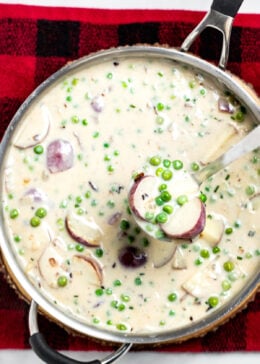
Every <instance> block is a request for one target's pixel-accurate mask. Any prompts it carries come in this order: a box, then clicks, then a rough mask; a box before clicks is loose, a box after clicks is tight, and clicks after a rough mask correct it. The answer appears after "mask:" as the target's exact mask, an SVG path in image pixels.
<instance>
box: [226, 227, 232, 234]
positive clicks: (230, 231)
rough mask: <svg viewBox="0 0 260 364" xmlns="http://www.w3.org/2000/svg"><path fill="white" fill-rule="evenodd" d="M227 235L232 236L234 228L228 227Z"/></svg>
mask: <svg viewBox="0 0 260 364" xmlns="http://www.w3.org/2000/svg"><path fill="white" fill-rule="evenodd" d="M225 233H226V234H227V235H230V234H232V233H233V228H232V227H231V226H230V227H227V228H226V229H225Z"/></svg>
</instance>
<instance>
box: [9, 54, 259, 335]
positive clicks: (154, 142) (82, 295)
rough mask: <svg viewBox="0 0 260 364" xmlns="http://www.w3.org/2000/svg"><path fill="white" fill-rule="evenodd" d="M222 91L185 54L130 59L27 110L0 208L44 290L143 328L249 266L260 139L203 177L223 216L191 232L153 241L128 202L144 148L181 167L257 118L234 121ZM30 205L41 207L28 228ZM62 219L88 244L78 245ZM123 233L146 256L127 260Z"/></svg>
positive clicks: (178, 322)
mask: <svg viewBox="0 0 260 364" xmlns="http://www.w3.org/2000/svg"><path fill="white" fill-rule="evenodd" d="M219 98H225V100H227V99H228V97H227V96H225V95H224V92H223V91H222V90H219V89H218V88H217V87H216V86H215V85H214V84H213V83H212V82H211V81H210V80H208V79H204V77H203V75H198V74H196V72H194V71H193V70H190V69H188V68H187V67H183V66H181V65H179V64H177V63H174V62H170V61H162V60H160V61H159V60H149V59H148V60H141V59H134V58H133V59H128V60H119V61H118V63H113V62H112V61H111V62H105V63H103V64H101V65H96V66H91V67H90V68H88V69H82V70H79V71H77V72H74V74H72V75H69V76H68V77H67V78H64V79H63V80H62V81H61V82H59V83H58V84H56V85H54V86H52V87H51V89H49V90H48V92H45V93H44V94H43V95H42V96H41V97H40V99H39V101H38V103H37V104H34V105H33V106H32V107H31V108H30V109H29V110H28V112H27V113H26V115H24V117H23V120H22V121H21V123H20V126H19V128H17V130H16V131H15V133H14V136H13V139H12V141H11V145H10V147H9V150H8V153H7V155H6V159H5V175H4V184H3V185H4V187H3V191H2V195H3V208H4V214H5V225H6V228H7V230H8V234H9V236H10V243H11V244H12V246H13V249H14V252H15V254H16V255H17V260H18V262H19V264H20V265H21V266H22V267H23V269H24V271H25V272H26V274H28V277H29V279H30V280H31V281H32V282H33V283H34V284H35V286H36V287H37V288H38V289H39V290H40V291H41V292H42V294H44V295H45V296H46V297H48V299H49V300H50V302H53V303H54V304H55V305H57V306H58V307H59V308H60V309H62V310H65V311H66V312H67V313H68V314H69V315H72V316H73V317H75V318H77V319H78V320H80V321H83V322H85V323H86V324H89V325H94V326H98V327H100V328H103V329H107V330H115V331H125V332H131V333H148V334H152V333H156V332H160V331H164V330H172V329H175V328H178V327H183V326H185V325H188V324H189V323H190V322H194V321H197V320H200V319H203V318H205V317H206V316H207V315H209V314H210V313H211V312H212V310H214V309H216V308H218V307H220V306H221V305H223V304H224V303H225V302H227V301H228V300H229V299H230V298H231V297H233V296H234V295H235V294H237V292H239V290H240V289H241V287H242V286H243V285H244V284H245V283H246V281H247V280H248V279H250V278H251V277H252V275H254V274H255V273H256V272H257V271H258V270H259V256H260V238H259V237H260V230H259V217H260V212H259V197H257V194H259V192H260V187H259V170H260V162H259V161H260V153H259V150H258V151H256V152H254V153H250V154H248V155H247V156H245V157H243V158H241V159H240V160H238V161H237V162H235V163H233V164H232V165H231V166H229V167H228V168H226V169H225V170H222V171H221V172H219V173H218V174H217V175H215V176H214V177H212V178H211V179H210V180H209V181H205V182H204V183H203V185H202V186H201V187H200V191H202V192H203V193H204V194H205V195H206V196H207V201H206V213H207V216H209V215H210V217H211V219H208V220H214V221H215V220H217V221H220V227H216V226H215V225H214V222H213V225H214V226H213V228H212V227H208V231H206V232H205V234H203V233H202V234H201V235H200V236H198V237H197V238H196V239H194V241H192V242H189V241H174V242H171V243H165V242H161V241H157V240H153V239H151V238H150V237H149V236H147V235H146V234H145V233H144V232H141V231H140V230H139V229H138V227H137V225H136V224H135V222H134V219H133V217H132V216H131V215H130V214H129V209H128V201H127V194H128V187H129V183H130V181H131V178H132V175H133V174H134V173H135V171H136V170H137V169H138V168H139V167H140V166H142V165H144V164H145V163H147V161H148V159H149V158H150V157H152V156H153V155H157V154H161V155H163V156H165V158H168V159H170V160H175V159H179V160H181V161H182V162H183V164H184V167H183V168H184V169H185V170H187V171H188V172H191V171H192V169H191V164H192V163H194V162H195V163H197V164H199V165H200V166H202V165H203V164H205V163H207V162H208V161H210V160H212V159H214V158H216V157H217V156H218V155H220V154H221V153H222V152H223V151H224V150H226V149H227V148H228V147H229V146H230V145H231V144H232V143H235V142H236V141H237V140H239V139H240V138H242V137H243V136H244V135H245V134H246V133H247V132H248V131H249V130H250V129H251V128H252V127H253V121H252V120H251V119H250V117H249V115H247V114H243V115H242V116H243V118H244V120H243V121H241V122H240V121H238V120H234V119H236V115H237V112H238V111H239V110H240V105H238V104H236V103H234V111H233V113H232V114H230V113H227V112H221V111H219V109H218V101H219ZM242 111H244V110H243V109H242ZM55 140H62V141H65V142H68V143H69V145H70V147H71V155H70V157H71V160H68V161H66V165H67V167H66V169H65V170H62V171H60V172H56V171H54V172H53V170H50V169H48V168H47V149H48V146H49V145H50V143H52V142H53V141H55ZM35 145H41V146H42V147H43V152H42V153H40V154H37V153H36V152H35V150H34V146H35ZM64 148H69V147H68V145H66V147H65V146H64ZM38 150H39V148H38ZM66 150H67V149H66ZM68 153H70V152H69V151H68ZM173 172H174V171H173ZM35 189H36V191H35ZM28 191H29V192H28ZM32 192H33V193H32ZM38 208H43V209H45V210H46V211H47V215H46V216H44V217H40V218H38V221H40V225H39V226H37V227H33V226H31V219H32V218H33V217H34V222H35V221H36V220H37V219H35V214H36V211H37V209H38ZM16 210H17V212H18V213H16ZM42 213H43V212H42ZM16 215H17V216H16ZM66 219H67V220H66ZM65 220H66V221H67V224H69V226H70V229H72V230H73V232H74V235H77V239H78V238H79V237H81V238H84V239H86V240H88V241H89V242H91V244H92V245H93V246H92V247H86V246H83V245H80V244H79V243H78V242H77V241H76V240H75V236H74V238H73V237H72V236H71V235H70V234H69V233H68V230H67V228H66V221H65ZM122 220H127V222H128V223H129V224H130V227H129V228H128V229H127V230H125V231H123V230H122V228H121V227H122V225H121V221H122ZM36 223H37V221H36ZM221 224H222V226H223V231H222V232H221ZM209 225H210V222H209ZM120 226H121V227H120ZM229 228H232V230H231V229H229ZM212 229H213V230H212ZM226 229H228V230H226ZM219 231H220V232H219ZM230 232H231V233H230ZM218 234H219V242H218V243H216V242H215V240H214V239H218ZM212 235H213V237H212ZM216 236H217V237H216ZM127 245H129V246H135V247H139V248H141V249H142V250H143V251H144V252H145V254H146V255H147V262H146V264H144V265H142V266H140V267H138V268H127V267H125V266H123V265H122V264H121V263H120V262H119V260H118V252H119V250H120V249H121V248H122V247H124V246H127ZM216 246H217V247H219V252H217V251H216ZM214 247H215V253H214V252H213V250H214ZM205 250H207V251H208V252H209V256H208V257H207V256H205V254H206V255H207V253H205ZM201 255H202V256H201ZM203 255H204V257H203ZM226 262H229V263H230V262H231V265H232V271H230V272H228V271H226V270H225V269H224V266H223V265H224V263H226ZM59 277H63V279H61V282H60V284H61V285H62V284H63V285H64V286H59V284H58V283H57V282H58V278H59ZM64 277H65V278H64ZM212 297H213V298H215V297H216V298H217V301H218V302H217V305H216V307H213V308H211V309H209V299H210V298H212ZM215 301H216V300H215Z"/></svg>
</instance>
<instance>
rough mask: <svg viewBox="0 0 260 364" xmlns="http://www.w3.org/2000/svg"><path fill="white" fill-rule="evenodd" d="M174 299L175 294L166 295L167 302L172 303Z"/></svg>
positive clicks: (175, 297)
mask: <svg viewBox="0 0 260 364" xmlns="http://www.w3.org/2000/svg"><path fill="white" fill-rule="evenodd" d="M176 299H177V294H176V293H170V294H169V295H168V301H170V302H174V301H176Z"/></svg>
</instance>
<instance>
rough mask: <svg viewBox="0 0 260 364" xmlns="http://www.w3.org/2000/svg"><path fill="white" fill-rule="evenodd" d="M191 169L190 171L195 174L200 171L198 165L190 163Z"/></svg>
mask: <svg viewBox="0 0 260 364" xmlns="http://www.w3.org/2000/svg"><path fill="white" fill-rule="evenodd" d="M191 169H192V171H193V172H196V171H198V170H199V169H200V166H199V164H198V163H196V162H192V163H191Z"/></svg>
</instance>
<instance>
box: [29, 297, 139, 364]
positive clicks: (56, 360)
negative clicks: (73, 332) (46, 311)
mask: <svg viewBox="0 0 260 364" xmlns="http://www.w3.org/2000/svg"><path fill="white" fill-rule="evenodd" d="M29 330H30V339H29V341H30V345H31V347H32V349H33V351H34V352H35V354H36V355H37V356H38V357H39V358H40V359H42V360H43V361H44V362H45V363H47V364H110V363H113V362H114V361H116V360H117V359H119V358H121V357H122V356H123V355H124V354H126V353H127V352H128V350H129V349H130V348H131V346H132V344H131V343H126V344H123V345H121V346H120V347H119V349H118V350H117V351H115V352H113V353H112V354H110V355H108V356H107V357H105V358H104V359H102V360H98V359H96V360H92V361H84V362H82V361H78V360H75V359H72V358H69V357H67V356H65V355H63V354H61V353H59V352H57V351H55V350H53V349H52V348H51V347H50V346H49V345H48V344H47V342H46V340H45V339H44V337H43V335H42V334H41V333H40V332H39V329H38V323H37V303H36V302H35V301H32V302H31V305H30V311H29Z"/></svg>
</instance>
